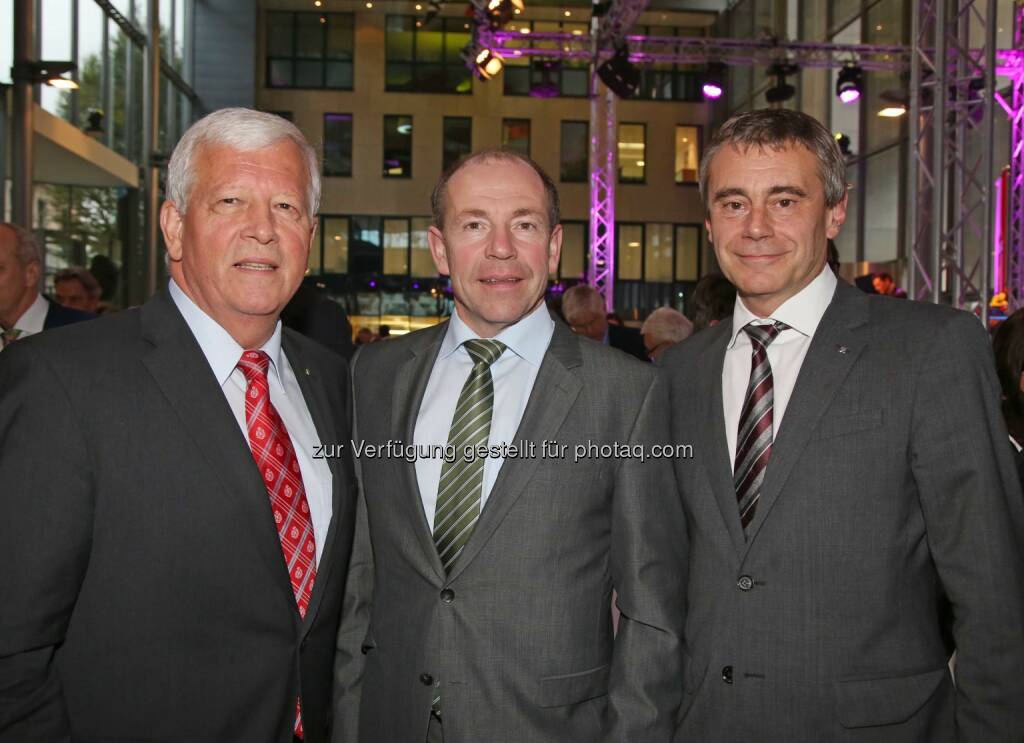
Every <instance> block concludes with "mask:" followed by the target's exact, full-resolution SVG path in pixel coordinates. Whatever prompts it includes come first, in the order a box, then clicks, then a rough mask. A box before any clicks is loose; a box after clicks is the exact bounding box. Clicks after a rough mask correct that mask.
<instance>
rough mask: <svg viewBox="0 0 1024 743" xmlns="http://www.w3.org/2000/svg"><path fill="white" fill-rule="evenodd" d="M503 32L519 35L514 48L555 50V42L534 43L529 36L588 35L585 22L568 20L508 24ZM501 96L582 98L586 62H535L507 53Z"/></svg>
mask: <svg viewBox="0 0 1024 743" xmlns="http://www.w3.org/2000/svg"><path fill="white" fill-rule="evenodd" d="M504 30H506V31H510V32H515V31H518V32H519V34H520V37H519V40H517V42H516V46H518V47H521V48H523V49H531V48H532V49H558V47H559V43H558V42H555V41H534V40H533V38H532V37H531V36H530V34H531V33H534V32H537V33H545V32H554V33H571V34H573V35H574V36H580V35H584V34H587V33H588V32H589V26H588V24H586V23H573V22H569V21H565V22H560V21H533V22H531V21H511V22H510V23H508V24H506V25H505V26H504ZM504 78H505V82H504V91H505V95H530V96H534V97H536V98H554V97H557V96H562V97H568V98H586V97H587V95H589V92H590V91H589V86H590V75H589V72H588V69H587V61H586V60H572V59H565V60H561V61H557V60H552V59H538V58H531V57H528V56H515V55H512V54H509V55H507V56H506V57H505V72H504Z"/></svg>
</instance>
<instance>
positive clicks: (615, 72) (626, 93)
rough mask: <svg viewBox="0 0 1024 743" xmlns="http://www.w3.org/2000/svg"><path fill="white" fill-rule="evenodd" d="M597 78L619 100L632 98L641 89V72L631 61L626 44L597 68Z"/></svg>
mask: <svg viewBox="0 0 1024 743" xmlns="http://www.w3.org/2000/svg"><path fill="white" fill-rule="evenodd" d="M597 76H598V77H599V78H601V81H602V82H603V83H604V84H605V85H607V86H608V89H609V90H611V91H612V92H613V93H615V95H617V96H618V97H619V98H631V97H632V96H633V94H634V93H635V92H636V89H637V88H638V87H640V71H639V70H638V69H637V68H636V67H634V66H633V63H632V62H630V61H629V47H628V46H626V45H625V44H623V45H622V46H620V47H619V48H618V49H616V50H615V54H613V55H612V56H611V57H610V58H609V59H607V60H605V61H604V62H603V63H602V64H601V66H600V67H598V68H597Z"/></svg>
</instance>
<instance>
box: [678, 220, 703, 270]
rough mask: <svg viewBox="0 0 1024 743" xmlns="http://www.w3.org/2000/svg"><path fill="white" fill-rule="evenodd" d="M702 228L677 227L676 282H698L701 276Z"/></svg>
mask: <svg viewBox="0 0 1024 743" xmlns="http://www.w3.org/2000/svg"><path fill="white" fill-rule="evenodd" d="M699 258H700V227H698V226H697V225H676V281H696V280H697V279H699V278H700V274H699V266H700V263H699Z"/></svg>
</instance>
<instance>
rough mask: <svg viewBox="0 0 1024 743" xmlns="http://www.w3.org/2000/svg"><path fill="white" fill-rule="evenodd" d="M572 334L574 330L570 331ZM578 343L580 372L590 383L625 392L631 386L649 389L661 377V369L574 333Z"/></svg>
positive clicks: (613, 390) (612, 390) (573, 335)
mask: <svg viewBox="0 0 1024 743" xmlns="http://www.w3.org/2000/svg"><path fill="white" fill-rule="evenodd" d="M569 332H570V333H571V331H569ZM572 338H573V339H575V342H576V343H577V344H578V348H579V355H580V360H581V362H582V363H581V365H580V373H581V375H582V376H584V377H585V378H586V381H587V383H588V384H594V383H597V384H599V385H601V386H604V387H607V388H611V392H612V393H613V394H614V393H615V392H616V390H617V391H618V393H622V392H623V391H625V390H626V389H627V388H634V389H639V390H646V389H647V388H649V387H650V386H651V384H652V383H653V382H654V380H655V379H656V378H657V377H658V370H657V368H656V367H655V366H654V365H653V364H651V363H650V362H648V361H641V360H640V359H638V358H637V357H635V356H632V355H631V354H629V353H625V352H623V351H622V350H620V349H617V348H612V347H610V346H606V345H604V344H603V343H598V342H597V341H593V340H590V339H589V338H584V337H582V336H579V335H575V334H572Z"/></svg>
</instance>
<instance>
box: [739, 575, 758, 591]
mask: <svg viewBox="0 0 1024 743" xmlns="http://www.w3.org/2000/svg"><path fill="white" fill-rule="evenodd" d="M736 585H737V586H739V587H740V590H741V591H749V590H750V589H751V588H753V587H754V579H753V578H751V577H750V576H749V575H741V576H740V579H739V580H738V581H736Z"/></svg>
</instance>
